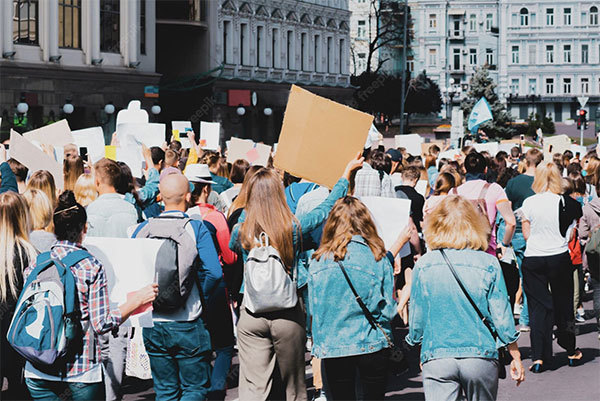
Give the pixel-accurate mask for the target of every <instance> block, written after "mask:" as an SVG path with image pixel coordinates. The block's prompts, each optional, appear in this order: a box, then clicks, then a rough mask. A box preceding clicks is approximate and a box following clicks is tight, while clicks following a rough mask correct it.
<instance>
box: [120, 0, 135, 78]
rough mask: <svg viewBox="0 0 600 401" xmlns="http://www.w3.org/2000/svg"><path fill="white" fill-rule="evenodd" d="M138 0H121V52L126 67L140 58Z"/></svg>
mask: <svg viewBox="0 0 600 401" xmlns="http://www.w3.org/2000/svg"><path fill="white" fill-rule="evenodd" d="M137 4H138V3H137V1H130V0H121V54H122V55H123V62H124V64H125V66H126V67H128V66H129V65H130V64H131V63H135V62H136V61H137V59H138V52H137V50H138V49H137V47H138V40H137V38H138V29H139V27H138V10H137V9H138V7H137Z"/></svg>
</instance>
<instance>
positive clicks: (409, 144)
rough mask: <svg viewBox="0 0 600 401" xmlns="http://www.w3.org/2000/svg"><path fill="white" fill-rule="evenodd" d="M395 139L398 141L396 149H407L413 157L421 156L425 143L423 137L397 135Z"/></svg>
mask: <svg viewBox="0 0 600 401" xmlns="http://www.w3.org/2000/svg"><path fill="white" fill-rule="evenodd" d="M394 139H395V141H396V148H405V149H406V151H407V152H408V153H410V154H411V155H412V156H419V155H420V154H421V144H422V143H423V142H424V139H423V138H422V137H421V135H419V134H408V135H396V136H395V137H394Z"/></svg>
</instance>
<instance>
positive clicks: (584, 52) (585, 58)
mask: <svg viewBox="0 0 600 401" xmlns="http://www.w3.org/2000/svg"><path fill="white" fill-rule="evenodd" d="M598 50H599V51H600V49H598ZM589 54H590V50H589V46H588V45H581V64H587V63H589Z"/></svg>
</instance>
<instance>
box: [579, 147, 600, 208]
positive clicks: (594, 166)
mask: <svg viewBox="0 0 600 401" xmlns="http://www.w3.org/2000/svg"><path fill="white" fill-rule="evenodd" d="M583 166H584V169H583V171H585V173H584V172H583V171H582V175H583V176H584V178H585V183H586V185H585V195H587V196H591V197H593V198H596V197H597V196H598V194H597V193H596V186H595V185H596V183H597V182H598V175H599V174H600V171H599V170H600V158H598V156H596V155H590V156H589V157H588V158H587V159H586V160H585V162H584V164H583Z"/></svg>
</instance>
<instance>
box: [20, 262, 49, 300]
mask: <svg viewBox="0 0 600 401" xmlns="http://www.w3.org/2000/svg"><path fill="white" fill-rule="evenodd" d="M52 264H54V261H53V260H52V257H51V256H50V252H44V253H40V254H39V255H38V256H37V258H36V260H35V268H34V269H33V271H32V272H31V273H29V276H27V280H26V281H25V283H24V284H23V289H25V288H27V287H29V286H30V285H31V283H32V282H34V281H35V280H37V278H38V275H39V274H40V273H41V272H43V271H44V270H46V269H47V268H48V266H51V265H52ZM24 293H25V291H21V295H20V296H19V300H18V303H19V302H21V296H23V294H24Z"/></svg>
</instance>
